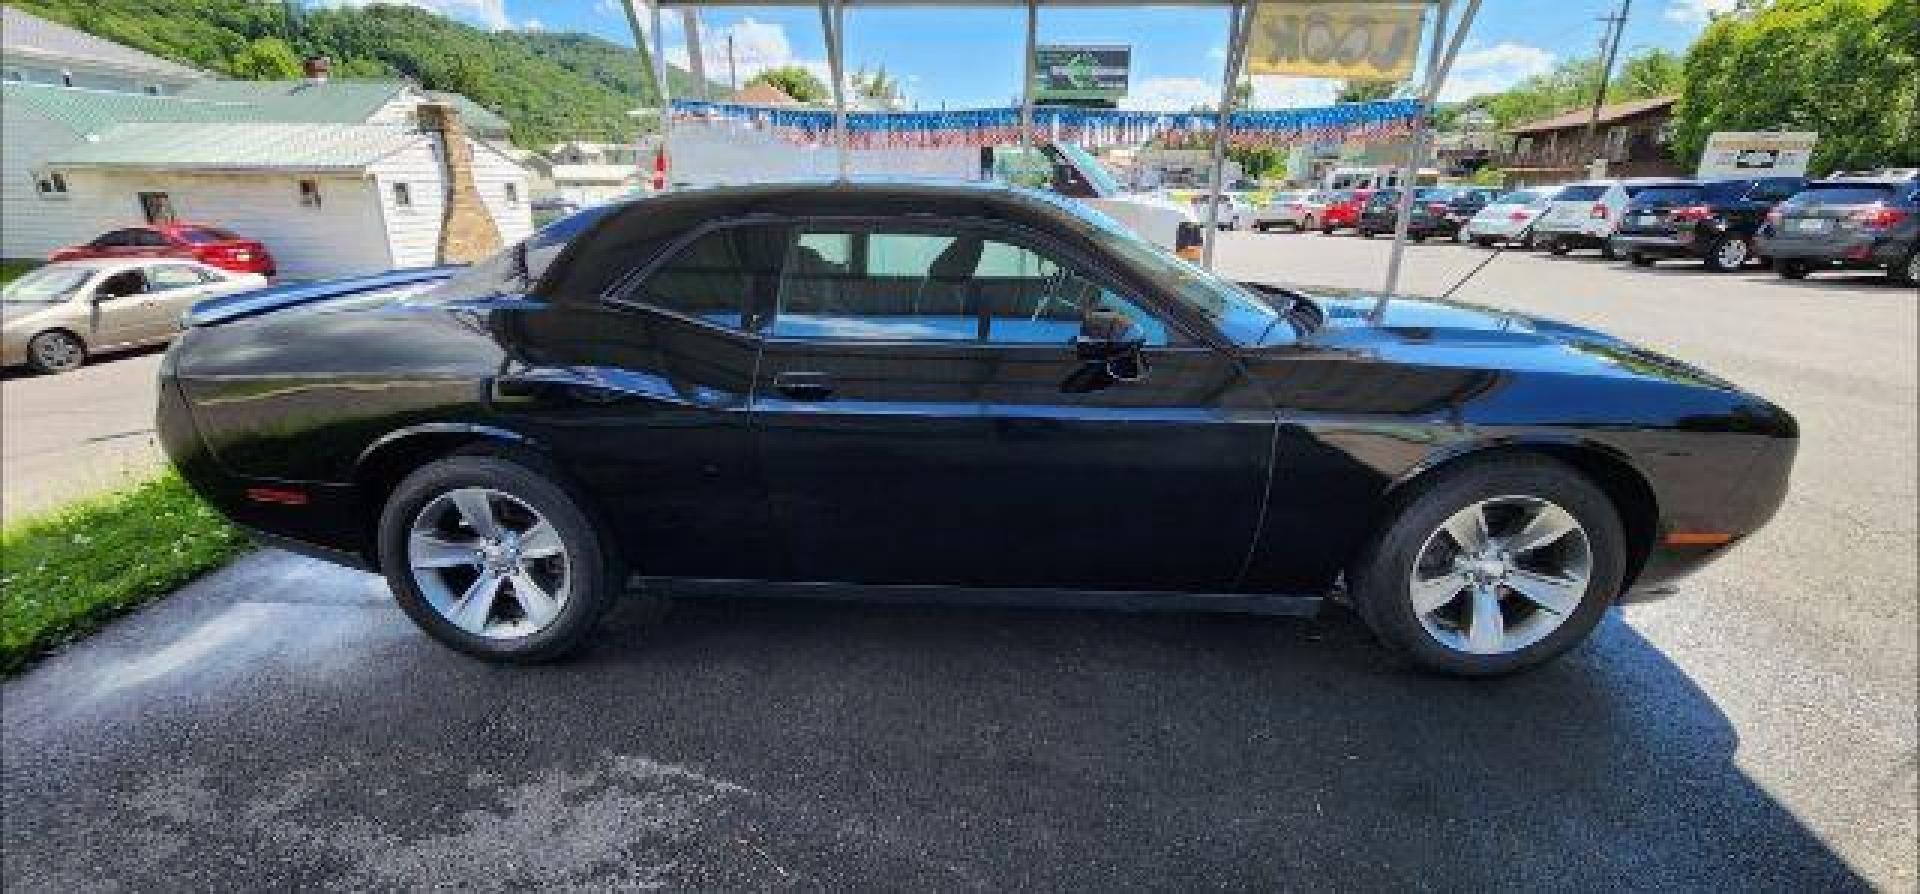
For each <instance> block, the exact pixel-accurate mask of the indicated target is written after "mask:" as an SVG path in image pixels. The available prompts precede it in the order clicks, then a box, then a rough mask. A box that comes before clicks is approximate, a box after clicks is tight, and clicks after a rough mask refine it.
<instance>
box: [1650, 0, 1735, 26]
mask: <svg viewBox="0 0 1920 894" xmlns="http://www.w3.org/2000/svg"><path fill="white" fill-rule="evenodd" d="M1739 5H1740V4H1739V0H1667V10H1666V13H1665V15H1666V17H1667V18H1668V19H1670V20H1672V21H1675V22H1680V23H1682V24H1686V25H1704V24H1706V23H1707V20H1708V19H1711V18H1713V17H1714V16H1715V15H1718V14H1721V13H1729V12H1732V11H1733V10H1734V9H1735V8H1736V7H1738V6H1739Z"/></svg>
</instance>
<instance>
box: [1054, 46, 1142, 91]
mask: <svg viewBox="0 0 1920 894" xmlns="http://www.w3.org/2000/svg"><path fill="white" fill-rule="evenodd" d="M1132 62H1133V48H1132V47H1126V46H1059V45H1050V46H1038V47H1034V48H1033V78H1034V85H1033V99H1034V101H1035V102H1038V103H1046V102H1049V101H1057V100H1117V99H1119V98H1121V97H1123V96H1126V95H1127V71H1128V69H1129V68H1130V67H1131V65H1132Z"/></svg>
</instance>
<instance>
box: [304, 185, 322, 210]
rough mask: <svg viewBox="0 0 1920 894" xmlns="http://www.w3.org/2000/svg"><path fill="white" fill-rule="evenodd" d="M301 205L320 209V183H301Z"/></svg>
mask: <svg viewBox="0 0 1920 894" xmlns="http://www.w3.org/2000/svg"><path fill="white" fill-rule="evenodd" d="M300 205H301V206H302V207H305V208H318V207H320V181H318V180H302V181H300Z"/></svg>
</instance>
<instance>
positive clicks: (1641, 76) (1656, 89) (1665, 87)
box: [1607, 49, 1686, 99]
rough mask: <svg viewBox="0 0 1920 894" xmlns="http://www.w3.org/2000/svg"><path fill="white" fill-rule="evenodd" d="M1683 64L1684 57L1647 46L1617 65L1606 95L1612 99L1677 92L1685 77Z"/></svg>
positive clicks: (1670, 94) (1684, 63)
mask: <svg viewBox="0 0 1920 894" xmlns="http://www.w3.org/2000/svg"><path fill="white" fill-rule="evenodd" d="M1685 67H1686V60H1685V59H1683V58H1681V56H1680V55H1679V54H1677V53H1670V52H1667V51H1666V50H1659V49H1654V50H1648V51H1646V52H1644V53H1640V54H1638V55H1636V56H1634V57H1632V58H1630V59H1628V60H1627V61H1626V62H1625V63H1624V64H1622V65H1621V66H1620V71H1619V73H1618V74H1616V75H1615V76H1614V85H1613V87H1612V88H1610V89H1609V90H1608V91H1607V95H1608V97H1609V98H1612V99H1644V98H1647V97H1653V96H1672V95H1677V94H1679V93H1680V87H1681V84H1682V83H1683V81H1684V80H1685Z"/></svg>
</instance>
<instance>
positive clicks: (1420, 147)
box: [1367, 0, 1480, 323]
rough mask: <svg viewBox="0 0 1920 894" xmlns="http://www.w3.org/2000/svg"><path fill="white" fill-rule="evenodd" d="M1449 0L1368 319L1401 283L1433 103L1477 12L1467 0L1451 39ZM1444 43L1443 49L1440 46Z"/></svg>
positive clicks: (1380, 314)
mask: <svg viewBox="0 0 1920 894" xmlns="http://www.w3.org/2000/svg"><path fill="white" fill-rule="evenodd" d="M1452 7H1453V2H1452V0H1440V16H1439V19H1438V20H1437V21H1435V22H1434V24H1433V43H1432V45H1431V46H1430V48H1429V49H1428V51H1427V83H1426V86H1425V87H1423V88H1422V89H1421V97H1420V109H1419V111H1418V112H1417V113H1416V114H1415V117H1414V120H1413V136H1412V138H1411V140H1410V141H1409V145H1408V146H1407V166H1406V169H1405V170H1404V172H1403V173H1402V175H1401V177H1400V200H1399V203H1398V208H1399V210H1398V213H1397V214H1396V215H1395V220H1394V223H1393V252H1392V254H1389V255H1388V256H1387V282H1386V285H1385V287H1383V288H1382V289H1381V290H1380V297H1379V298H1377V299H1375V300H1374V303H1373V310H1372V312H1370V313H1369V314H1368V315H1367V318H1368V319H1369V320H1372V321H1373V322H1375V323H1378V322H1380V321H1381V320H1382V319H1384V318H1385V317H1386V315H1387V305H1388V304H1389V303H1390V302H1392V301H1393V293H1394V290H1395V289H1397V288H1399V287H1400V264H1401V261H1402V260H1403V259H1404V255H1405V254H1406V250H1407V224H1408V222H1409V221H1408V218H1410V217H1412V211H1413V188H1414V180H1415V179H1416V178H1418V177H1419V175H1420V167H1421V165H1424V164H1425V163H1426V160H1427V145H1428V142H1429V140H1430V139H1431V137H1432V133H1431V130H1432V120H1431V114H1432V110H1433V107H1434V103H1436V102H1438V101H1439V99H1440V86H1441V85H1442V84H1445V83H1446V80H1447V72H1448V71H1450V70H1451V69H1452V68H1453V60H1454V57H1456V56H1458V55H1460V45H1461V44H1462V43H1465V42H1466V37H1467V32H1468V31H1469V30H1471V29H1472V28H1473V18H1474V16H1475V15H1477V14H1479V12H1480V0H1467V6H1466V9H1465V10H1464V11H1462V12H1461V14H1460V24H1459V25H1457V26H1455V28H1454V29H1453V39H1452V40H1448V39H1447V15H1448V13H1450V12H1452ZM1443 46H1444V47H1445V50H1444V52H1443V51H1442V49H1441V48H1442V47H1443Z"/></svg>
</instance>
